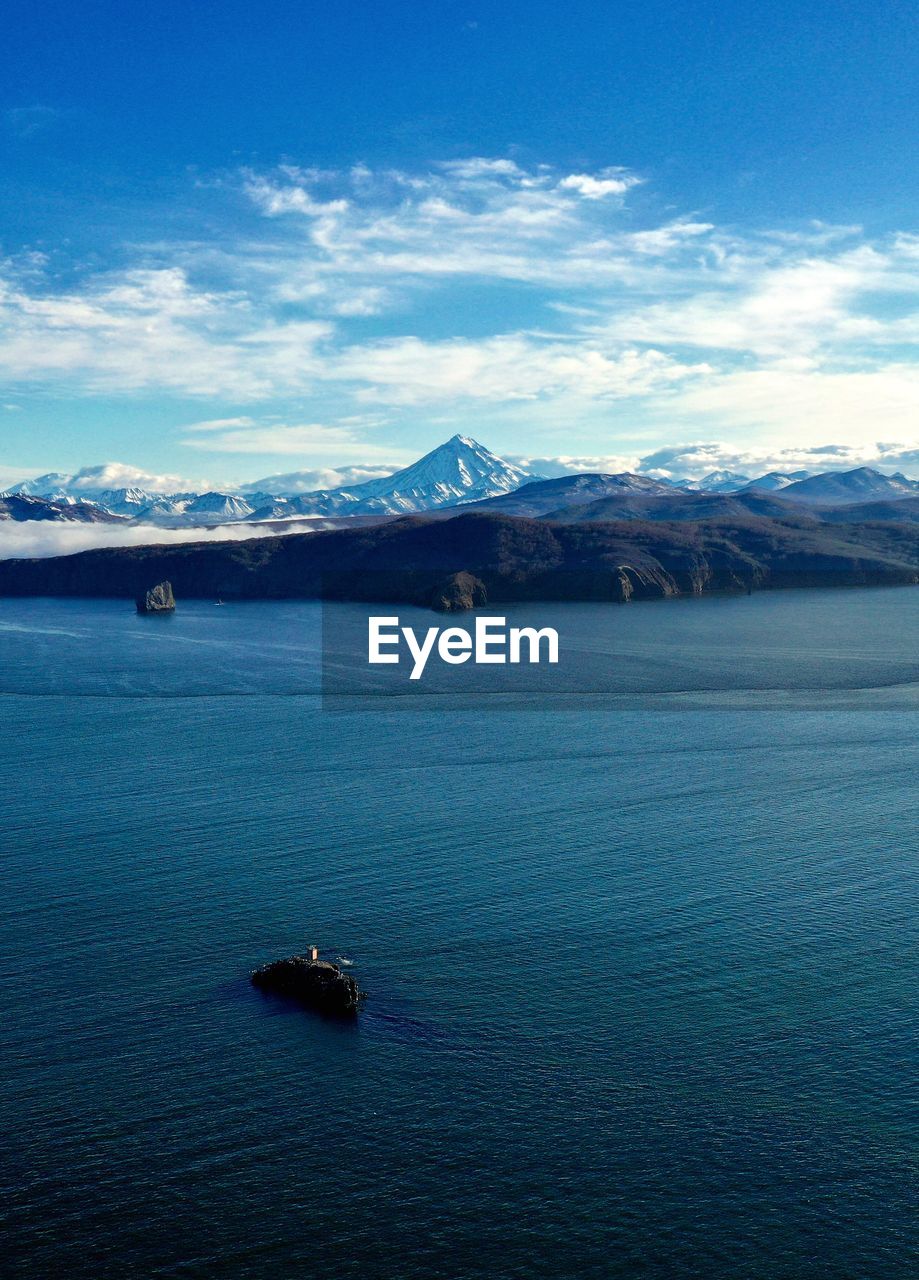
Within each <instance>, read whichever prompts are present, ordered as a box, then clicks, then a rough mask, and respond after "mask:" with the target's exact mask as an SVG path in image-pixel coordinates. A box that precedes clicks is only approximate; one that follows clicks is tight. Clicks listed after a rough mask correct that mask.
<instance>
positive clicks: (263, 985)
mask: <svg viewBox="0 0 919 1280" xmlns="http://www.w3.org/2000/svg"><path fill="white" fill-rule="evenodd" d="M252 985H253V986H255V987H258V989H259V990H260V991H268V992H271V993H272V994H274V995H280V996H287V997H288V998H289V999H292V1000H298V1001H299V1002H300V1003H301V1004H303V1005H306V1006H308V1007H309V1008H311V1009H318V1010H319V1011H320V1012H322V1013H331V1014H337V1015H338V1016H340V1017H342V1016H344V1017H351V1016H353V1015H354V1014H356V1013H357V1011H358V1008H359V1006H360V1003H361V1001H362V1000H363V999H364V997H365V994H366V993H365V992H363V991H361V989H360V987H358V985H357V982H356V981H355V979H354V978H352V977H351V976H350V975H349V974H347V973H342V971H341V969H340V968H339V967H338V965H337V964H332V963H330V962H329V961H328V960H320V959H318V956H317V952H316V950H315V948H310V950H309V952H308V954H307V955H303V956H289V957H288V958H287V959H286V960H274V961H272V963H271V964H265V965H262V967H261V968H260V969H256V970H255V972H254V973H253V975H252Z"/></svg>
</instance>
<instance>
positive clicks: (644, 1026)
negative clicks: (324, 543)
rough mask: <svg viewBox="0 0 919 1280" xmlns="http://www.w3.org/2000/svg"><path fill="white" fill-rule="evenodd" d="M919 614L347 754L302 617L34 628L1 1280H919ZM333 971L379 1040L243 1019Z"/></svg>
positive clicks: (382, 737)
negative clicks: (286, 985)
mask: <svg viewBox="0 0 919 1280" xmlns="http://www.w3.org/2000/svg"><path fill="white" fill-rule="evenodd" d="M917 597H919V593H917V592H912V591H908V590H900V591H864V592H849V593H836V592H826V593H800V594H795V593H782V594H777V595H774V596H759V597H753V598H752V599H751V600H746V599H744V600H720V601H719V600H711V601H701V602H689V603H687V604H678V603H673V604H664V605H660V606H656V605H649V606H644V605H640V606H630V607H629V608H626V609H620V608H607V609H603V608H602V607H578V606H572V607H571V608H570V610H569V611H568V613H567V615H566V623H565V625H566V628H567V630H566V633H565V634H566V636H567V639H568V641H569V643H570V647H571V648H572V649H573V650H576V651H581V652H584V653H591V654H593V655H594V656H595V655H596V654H597V653H598V652H599V653H608V654H613V655H618V656H619V657H620V658H621V663H622V667H623V669H624V670H626V671H627V672H628V673H629V674H628V679H627V681H626V684H627V689H626V693H627V696H623V697H621V698H620V700H619V702H618V704H617V703H616V702H615V700H613V701H612V702H610V703H607V704H605V705H602V706H592V705H591V704H590V702H589V700H585V701H584V702H583V703H582V704H581V705H569V706H562V707H561V708H551V709H550V708H549V707H548V706H547V705H544V704H543V703H542V702H541V701H539V700H538V699H535V700H534V699H531V700H530V704H529V709H528V710H520V709H519V708H507V709H505V708H503V707H500V708H499V707H498V706H497V705H496V701H495V700H494V699H491V700H489V698H488V696H487V695H482V696H481V697H479V698H478V699H475V698H472V699H466V700H465V701H464V702H462V703H460V704H459V705H456V706H452V705H450V704H449V703H442V702H439V701H438V700H436V699H435V700H433V703H431V702H429V703H427V704H422V705H421V706H420V707H416V708H415V709H413V710H406V709H405V707H404V705H401V704H398V703H399V700H394V701H393V702H392V703H390V702H386V701H385V700H383V701H380V700H378V701H377V702H376V704H375V705H373V706H365V705H363V704H361V703H360V702H355V704H354V707H353V709H352V710H350V711H349V710H345V711H338V712H329V711H328V710H323V709H322V707H321V704H320V701H319V699H318V698H317V697H316V696H315V693H309V692H305V691H306V690H309V689H312V690H315V689H316V688H317V687H318V685H317V679H318V674H317V673H318V655H317V651H316V646H317V638H318V614H317V611H316V609H315V607H314V606H311V605H308V604H289V605H264V606H263V605H247V606H242V605H240V606H227V607H225V608H224V609H222V610H217V611H215V610H213V608H212V607H211V606H207V605H204V604H196V605H188V606H186V607H185V608H183V609H182V610H181V611H180V613H179V614H177V615H176V617H175V618H174V619H171V620H163V619H138V618H136V617H134V616H133V615H132V614H131V613H130V612H129V611H128V610H126V609H125V607H124V605H123V604H118V603H114V602H105V601H94V602H93V601H71V602H51V601H21V602H13V601H2V602H0V809H2V816H3V825H2V833H0V840H2V862H0V877H2V880H0V888H2V896H0V1050H2V1055H3V1097H2V1110H3V1120H4V1137H3V1147H2V1153H0V1159H2V1167H3V1173H2V1186H0V1217H2V1221H3V1228H4V1249H3V1252H4V1258H5V1261H4V1264H3V1266H4V1268H5V1274H9V1275H11V1276H30V1277H33V1276H34V1277H57V1276H67V1277H94V1278H95V1277H118V1278H121V1277H134V1276H137V1277H148V1276H176V1277H185V1276H188V1277H198V1276H201V1277H209V1276H218V1277H266V1278H267V1277H288V1276H290V1277H313V1276H317V1277H318V1276H323V1277H330V1278H332V1280H338V1278H340V1277H343V1278H346V1277H361V1280H375V1278H377V1277H386V1278H390V1277H392V1278H395V1277H399V1278H401V1277H406V1278H414V1277H419V1278H421V1277H425V1278H430V1277H445V1278H446V1277H450V1278H451V1280H452V1278H454V1277H531V1276H532V1277H541V1276H546V1277H548V1276H556V1277H557V1276H566V1277H567V1276H585V1277H593V1276H597V1277H600V1276H603V1277H654V1278H658V1277H659V1278H661V1280H671V1278H675V1280H679V1278H680V1277H699V1278H704V1280H722V1278H724V1280H727V1278H732V1280H734V1278H739V1277H744V1278H749V1280H764V1278H769V1280H771V1278H773V1277H783V1278H786V1277H787V1278H788V1280H801V1278H802V1277H808V1278H811V1277H823V1278H827V1280H828V1278H830V1277H832V1278H833V1280H837V1278H842V1277H852V1278H856V1277H865V1278H869V1277H870V1278H871V1280H877V1278H884V1277H910V1276H915V1275H919V1252H917V1244H916V1240H917V1237H916V1227H917V1218H916V1208H917V1191H919V1164H917V1154H919V1138H917V1134H919V1124H917V1120H919V1116H917V1111H916V1106H915V1104H916V1098H917V1082H919V1048H917V1035H916V1032H917V1023H919V982H917V954H919V951H917V942H919V928H917V919H919V890H917V876H916V871H917V855H919V849H917V834H916V833H917V825H919V824H917V816H919V813H917V810H919V803H917V784H916V777H917V767H919V746H917V730H919V698H917V691H919V659H917V651H916V636H917V634H919V628H917V622H919V611H917V606H919V599H917ZM626 659H628V660H626ZM783 672H784V679H783V678H782V673H783ZM655 691H657V692H655ZM397 704H398V705H397ZM313 939H316V940H318V941H319V942H321V943H322V944H323V945H324V946H325V947H327V948H328V949H329V951H330V953H331V954H332V955H334V954H336V953H337V952H339V951H342V952H344V953H345V954H348V955H351V956H353V958H354V960H355V968H354V970H353V972H355V973H356V974H358V975H359V977H360V979H361V982H362V984H363V985H364V986H366V988H367V989H368V990H369V992H370V998H369V1001H368V1003H367V1006H366V1010H365V1012H364V1013H363V1014H362V1015H361V1017H360V1019H359V1021H358V1023H357V1025H353V1026H352V1025H342V1024H340V1023H335V1022H328V1021H324V1020H323V1019H322V1018H320V1017H317V1016H314V1015H311V1014H307V1013H304V1012H301V1011H298V1010H295V1009H292V1008H290V1007H288V1006H286V1005H283V1004H279V1003H277V1002H275V1001H272V1000H271V999H266V998H265V997H263V996H261V995H259V994H258V993H257V992H255V991H254V990H253V989H252V988H251V987H250V986H249V984H248V982H247V974H248V972H249V970H250V969H251V968H253V967H254V966H255V965H257V964H259V963H261V962H263V961H265V960H267V959H271V958H274V957H276V956H279V955H284V954H288V953H290V952H291V951H294V950H296V949H297V948H298V947H300V946H301V945H302V944H303V943H305V942H306V941H308V940H313Z"/></svg>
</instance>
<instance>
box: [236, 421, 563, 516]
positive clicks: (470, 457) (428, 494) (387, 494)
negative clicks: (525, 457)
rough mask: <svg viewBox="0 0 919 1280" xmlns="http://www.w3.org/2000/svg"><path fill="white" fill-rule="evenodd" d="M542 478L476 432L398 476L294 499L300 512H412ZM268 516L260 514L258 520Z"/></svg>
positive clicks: (293, 505)
mask: <svg viewBox="0 0 919 1280" xmlns="http://www.w3.org/2000/svg"><path fill="white" fill-rule="evenodd" d="M535 479H539V477H538V476H534V475H532V474H531V473H529V472H527V471H524V470H523V468H521V467H518V466H515V465H514V464H513V463H512V462H507V461H506V460H505V459H504V458H499V457H498V455H497V454H496V453H492V452H491V450H490V449H486V447H485V446H484V445H483V444H479V442H478V441H477V440H473V439H472V438H471V437H470V436H461V435H455V436H452V437H451V438H450V439H449V440H446V441H444V443H443V444H440V445H438V446H437V447H436V448H435V449H432V450H431V451H430V453H426V454H425V455H424V457H423V458H419V459H418V461H417V462H413V463H411V465H410V466H407V467H403V468H402V470H401V471H396V472H394V473H393V474H392V475H389V476H383V477H381V478H380V479H376V480H366V481H364V482H363V483H362V484H356V485H347V486H343V487H341V488H338V489H321V490H317V491H316V492H314V493H304V494H301V495H299V496H296V497H293V498H292V499H291V504H290V506H291V514H293V513H294V512H295V513H296V514H298V515H408V514H411V513H413V512H419V511H432V510H436V509H437V508H438V507H448V506H451V507H452V506H460V505H462V504H464V503H467V502H478V501H480V500H481V499H483V498H494V497H497V496H498V495H499V494H503V493H511V492H513V490H515V489H519V488H520V486H521V485H522V484H526V483H527V482H528V481H530V480H535ZM264 518H267V517H266V514H265V512H263V511H261V510H259V511H256V512H255V515H254V516H253V519H255V520H259V519H264Z"/></svg>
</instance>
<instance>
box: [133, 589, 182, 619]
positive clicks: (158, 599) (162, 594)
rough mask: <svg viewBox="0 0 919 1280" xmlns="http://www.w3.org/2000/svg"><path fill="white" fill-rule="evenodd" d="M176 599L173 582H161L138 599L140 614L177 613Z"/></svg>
mask: <svg viewBox="0 0 919 1280" xmlns="http://www.w3.org/2000/svg"><path fill="white" fill-rule="evenodd" d="M175 607H176V598H175V596H174V595H173V594H172V583H171V582H160V583H157V585H156V586H155V587H151V588H150V590H149V591H147V592H145V593H144V594H143V595H142V596H138V597H137V612H138V613H175Z"/></svg>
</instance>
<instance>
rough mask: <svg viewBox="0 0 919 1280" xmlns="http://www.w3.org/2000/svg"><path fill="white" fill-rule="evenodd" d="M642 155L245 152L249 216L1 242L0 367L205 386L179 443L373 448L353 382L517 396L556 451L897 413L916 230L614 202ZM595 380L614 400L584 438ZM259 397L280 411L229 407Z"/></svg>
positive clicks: (492, 397)
mask: <svg viewBox="0 0 919 1280" xmlns="http://www.w3.org/2000/svg"><path fill="white" fill-rule="evenodd" d="M640 181H641V179H640V177H639V175H637V174H633V173H631V172H629V171H626V170H623V169H618V168H609V167H607V168H600V169H598V170H596V171H586V170H585V171H583V172H581V171H577V172H566V171H565V170H560V169H557V168H553V167H552V166H549V165H541V164H525V163H524V162H523V161H522V160H520V159H510V158H507V157H488V156H473V157H465V158H460V159H452V160H446V161H443V162H441V163H439V164H434V165H432V166H431V167H430V168H429V169H427V170H422V171H417V172H408V171H405V170H395V169H371V168H369V167H368V166H366V165H354V166H352V167H351V168H350V169H348V170H342V171H328V170H318V169H311V168H303V167H298V166H294V165H285V166H281V167H278V168H276V169H273V170H271V171H269V172H264V173H255V172H249V173H246V174H245V175H243V177H242V179H241V183H242V192H243V194H244V198H245V200H246V201H247V202H248V204H247V208H248V210H249V215H250V216H251V220H252V223H253V226H254V230H249V231H247V232H246V233H245V234H243V233H242V232H240V231H239V230H238V225H237V223H235V222H233V221H232V220H231V219H230V218H229V217H228V219H227V228H226V230H225V232H224V233H223V235H222V236H221V235H214V236H209V237H208V238H207V240H206V241H205V240H204V239H203V238H202V241H200V242H197V243H191V244H186V245H168V244H166V245H160V246H150V247H148V248H147V249H146V250H144V252H143V254H141V253H140V252H137V254H136V258H137V260H136V261H135V262H134V265H131V266H129V267H127V268H126V269H124V270H120V271H110V272H107V273H99V274H95V275H94V274H92V273H91V272H90V273H87V274H84V275H83V276H82V277H80V276H79V273H78V272H77V273H75V278H76V281H77V282H76V283H69V284H67V285H66V286H65V285H63V284H61V283H59V282H58V281H57V280H56V279H55V277H54V275H53V272H52V269H51V267H50V266H49V264H48V262H46V261H45V259H44V258H42V257H41V255H34V254H33V255H27V256H25V257H24V258H23V259H22V260H21V261H20V262H18V263H6V264H0V377H4V378H5V379H6V381H7V383H8V384H9V385H10V387H11V391H10V392H9V394H10V395H11V396H14V397H15V396H17V395H18V394H19V393H20V392H21V391H23V390H25V389H27V388H28V389H31V388H34V387H42V388H48V389H51V390H53V391H54V392H55V393H56V394H61V395H63V394H67V393H70V394H93V395H98V394H115V393H117V394H123V395H135V394H140V393H143V394H153V393H156V394H161V395H167V396H168V395H176V396H178V395H184V396H197V397H201V398H211V397H219V398H220V400H221V401H222V402H223V403H227V402H229V403H230V404H233V405H234V406H238V412H233V411H232V410H231V411H230V415H229V416H228V417H227V418H225V419H220V420H219V421H218V420H215V419H214V420H212V419H206V421H209V422H212V423H215V424H216V425H212V426H210V427H208V428H205V427H204V426H203V425H202V424H200V423H199V424H193V425H192V427H190V428H189V429H188V430H187V432H186V433H185V438H186V441H187V442H188V443H190V444H192V446H193V447H195V448H197V449H199V450H203V449H213V450H222V451H226V452H238V453H250V452H251V453H255V452H270V453H276V454H278V455H285V456H287V455H295V454H304V455H309V454H313V455H314V461H315V463H316V464H321V463H322V461H323V459H326V458H328V459H334V458H341V459H343V460H347V459H357V458H358V457H360V458H361V460H362V461H368V462H371V463H372V462H374V461H379V462H380V463H382V462H383V461H384V458H383V454H382V451H381V450H379V449H377V450H376V452H375V451H374V447H373V446H372V445H371V446H369V447H368V446H366V445H365V444H364V443H363V440H364V439H365V437H366V433H365V432H364V431H363V430H362V429H361V428H360V427H355V428H353V429H344V428H342V426H341V425H336V424H340V421H341V419H342V418H343V417H344V416H345V415H347V414H349V413H351V412H354V411H357V410H360V409H361V408H362V407H364V406H368V405H381V406H400V407H402V408H403V409H404V410H405V413H406V416H407V417H410V416H411V414H412V413H416V414H419V415H420V413H421V412H422V411H425V412H427V413H430V412H443V411H444V408H445V406H446V407H447V408H448V409H449V407H450V406H451V405H453V404H456V405H462V404H463V403H465V404H467V405H468V404H469V403H470V402H472V403H475V404H477V405H489V406H490V407H492V408H493V409H494V410H495V411H496V412H497V411H501V412H506V413H507V414H509V415H510V414H512V413H513V411H514V406H515V405H531V404H532V405H533V406H534V421H535V418H536V416H537V413H539V414H542V416H541V418H540V419H539V421H540V429H541V430H542V429H548V427H550V426H552V428H553V430H554V431H555V433H556V434H558V433H560V432H562V431H565V432H567V433H568V438H567V447H568V449H569V451H570V453H571V455H572V456H576V455H581V454H584V455H585V456H590V455H594V454H596V455H597V456H605V455H606V452H607V451H608V452H609V453H610V455H611V456H618V455H619V454H623V455H626V454H627V455H629V456H631V453H632V452H633V451H634V448H633V446H634V445H635V442H636V441H637V440H639V439H645V440H646V439H648V438H649V437H650V436H651V435H652V433H659V432H666V433H667V435H668V436H669V438H673V436H674V434H677V435H682V436H683V437H684V438H693V437H694V436H695V435H696V434H697V432H699V431H702V432H704V433H705V434H709V433H712V434H717V435H719V436H722V437H724V438H726V439H730V438H731V437H732V434H734V433H736V434H737V435H745V436H748V437H749V436H751V435H753V436H756V437H757V438H759V439H761V440H764V441H765V442H766V443H768V444H769V446H770V447H778V446H780V445H784V443H786V442H793V441H794V440H796V439H799V438H802V436H806V437H807V438H808V439H820V438H823V439H834V440H840V441H844V442H845V441H849V440H851V441H855V440H862V439H870V438H871V437H872V436H873V435H874V434H877V433H880V432H881V431H882V430H883V431H884V432H886V433H888V434H889V435H890V436H891V437H893V438H899V437H903V436H906V435H907V434H908V432H909V429H910V427H911V425H912V424H914V423H915V413H914V410H913V409H912V408H911V405H912V404H914V403H915V400H914V397H915V394H916V377H917V371H919V360H917V357H916V344H917V342H919V237H917V236H916V235H915V234H913V233H912V232H911V231H910V230H909V229H906V230H903V231H902V232H900V233H897V234H894V235H890V236H885V237H878V238H871V237H868V236H866V235H865V233H864V232H863V231H862V230H861V229H860V228H859V227H857V226H830V225H827V224H825V223H821V222H818V221H811V222H808V223H805V224H802V225H800V226H797V227H785V228H782V227H780V228H773V229H767V230H765V231H762V230H758V231H744V230H742V229H738V228H725V227H720V226H718V225H717V224H716V223H715V222H713V221H708V220H702V219H701V218H700V217H698V216H697V215H695V214H692V213H690V212H687V213H685V214H684V215H682V216H674V215H673V213H672V212H671V213H668V215H667V217H666V218H656V219H655V218H653V217H650V216H648V215H647V214H644V215H642V211H641V210H640V209H638V210H635V209H629V210H628V211H626V212H625V213H624V212H623V204H624V203H625V202H626V201H627V200H628V199H629V196H630V193H631V191H632V190H633V189H634V188H635V187H636V186H637V185H638V184H639V182H640ZM219 190H220V191H221V193H222V194H221V198H223V199H227V195H226V191H227V184H226V183H225V184H224V185H223V187H221V188H220V189H219ZM233 194H234V195H235V196H236V197H237V198H238V197H239V190H238V189H237V190H235V191H234V192H233ZM236 214H238V210H236V211H234V216H235V215H236ZM550 326H551V327H550ZM611 400H619V401H623V402H626V401H627V402H628V406H629V412H628V418H627V419H626V418H625V416H624V415H623V416H622V417H620V418H617V423H616V431H615V432H612V431H610V432H609V433H608V434H609V436H610V438H609V440H608V445H606V444H605V442H604V439H603V438H602V435H601V431H602V427H601V425H599V424H602V422H603V420H604V419H603V413H602V410H603V406H604V405H605V404H606V402H608V401H611ZM272 401H275V402H278V401H283V402H284V404H285V406H286V407H285V408H284V409H283V420H282V419H281V417H280V416H279V417H278V418H275V419H274V420H273V422H267V421H265V420H264V418H263V417H261V418H260V417H259V416H258V414H257V413H256V412H255V411H254V410H253V411H252V413H251V414H250V413H249V412H248V410H249V409H251V407H252V406H253V405H256V404H258V405H267V404H268V403H269V402H272ZM10 402H11V403H12V402H13V401H12V400H11V401H10ZM291 405H294V406H295V407H294V408H291V407H290V406H291ZM272 407H276V404H275V405H274V406H272ZM204 413H206V411H204ZM204 413H202V418H204ZM292 415H296V416H292ZM623 423H626V424H627V425H626V426H623ZM329 424H331V425H329ZM569 424H570V425H569ZM579 432H581V433H582V434H583V435H584V438H583V439H581V438H579V435H578V433H579ZM591 434H592V438H587V437H588V435H591ZM522 443H523V442H522V441H521V445H522ZM560 443H561V442H560ZM563 447H564V446H563ZM544 451H545V452H548V451H549V450H544ZM307 460H308V461H309V458H307ZM390 460H391V459H390V457H388V456H387V457H386V458H385V461H386V462H389V461H390Z"/></svg>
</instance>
